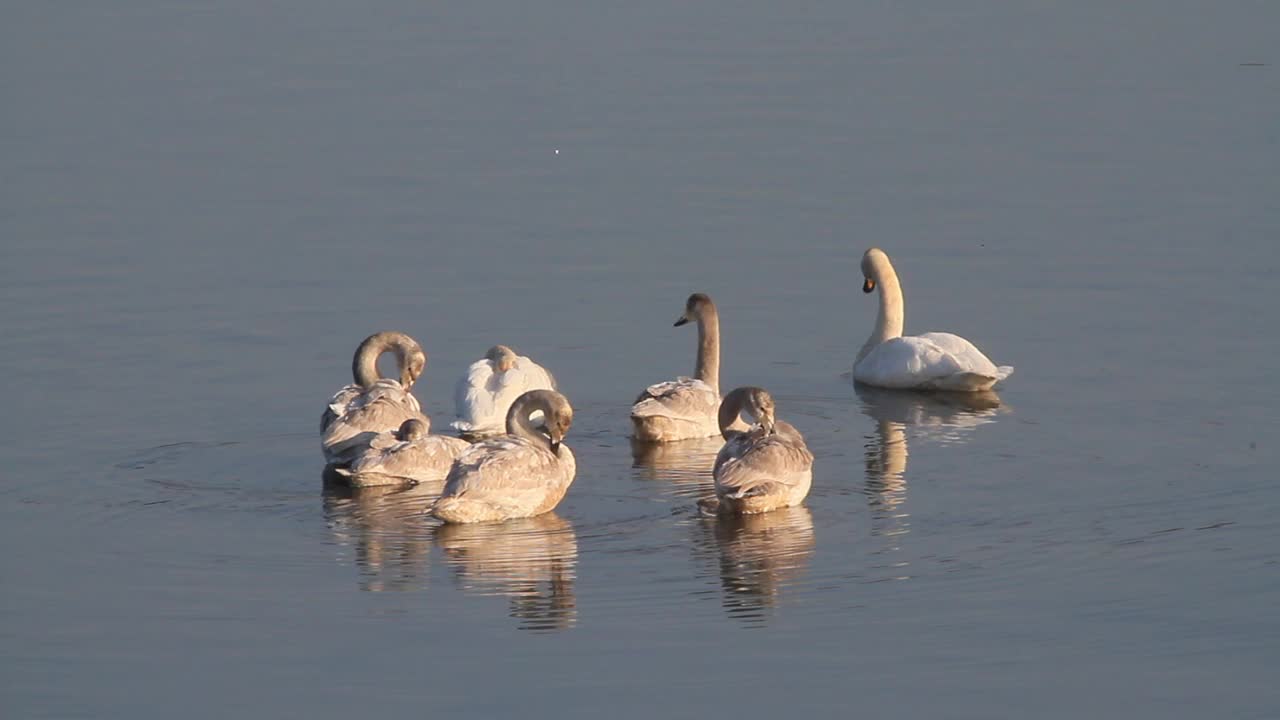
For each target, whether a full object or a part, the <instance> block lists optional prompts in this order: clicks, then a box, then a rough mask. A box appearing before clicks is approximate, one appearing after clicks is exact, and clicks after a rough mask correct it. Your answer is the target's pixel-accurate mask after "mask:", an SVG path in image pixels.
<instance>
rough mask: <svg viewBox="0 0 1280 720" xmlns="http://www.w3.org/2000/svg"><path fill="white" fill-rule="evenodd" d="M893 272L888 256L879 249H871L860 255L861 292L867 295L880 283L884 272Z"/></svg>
mask: <svg viewBox="0 0 1280 720" xmlns="http://www.w3.org/2000/svg"><path fill="white" fill-rule="evenodd" d="M886 269H888V271H889V272H892V271H893V265H892V264H891V263H890V262H889V256H888V255H886V254H885V252H884V251H883V250H881V249H880V248H871V249H869V250H867V251H866V252H864V253H863V254H862V277H863V278H864V279H863V281H862V292H864V293H869V292H871V291H873V290H875V289H876V284H877V283H879V282H881V281H882V279H883V278H884V275H885V270H886Z"/></svg>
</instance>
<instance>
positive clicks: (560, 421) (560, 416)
mask: <svg viewBox="0 0 1280 720" xmlns="http://www.w3.org/2000/svg"><path fill="white" fill-rule="evenodd" d="M549 400H550V402H548V403H547V405H548V406H549V407H548V408H547V409H546V410H544V411H543V415H544V417H545V419H546V427H547V436H548V437H550V438H551V452H554V453H558V452H560V443H562V442H564V438H565V436H566V435H568V434H569V427H570V426H571V425H573V408H572V407H571V406H570V405H569V401H568V400H566V399H565V397H564V396H563V395H561V394H560V393H554V397H553V398H550V399H549Z"/></svg>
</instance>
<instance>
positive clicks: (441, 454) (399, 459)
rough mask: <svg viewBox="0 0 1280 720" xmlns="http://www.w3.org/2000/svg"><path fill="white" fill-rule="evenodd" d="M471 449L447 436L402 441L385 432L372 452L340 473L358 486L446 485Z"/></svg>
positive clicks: (375, 443)
mask: <svg viewBox="0 0 1280 720" xmlns="http://www.w3.org/2000/svg"><path fill="white" fill-rule="evenodd" d="M470 447H471V445H470V444H469V443H467V442H466V441H465V440H460V439H458V438H455V437H448V436H445V435H426V436H424V437H420V438H416V439H414V440H407V441H402V440H397V439H396V438H395V436H393V435H391V434H390V433H385V434H382V435H379V436H378V437H377V438H375V439H374V440H373V442H372V443H370V446H369V449H368V450H366V451H365V452H364V454H362V455H361V456H360V457H359V458H357V459H356V461H355V462H353V463H351V468H350V470H348V471H346V472H343V471H339V472H341V473H342V474H343V475H345V476H347V477H348V478H349V480H350V482H351V484H352V485H353V486H356V487H367V486H371V485H389V484H398V483H404V482H417V483H443V481H444V478H445V476H446V475H448V473H449V469H450V468H451V467H452V466H453V461H454V460H455V459H457V458H458V457H459V456H460V455H462V454H463V453H465V452H466V451H467V450H468V449H470Z"/></svg>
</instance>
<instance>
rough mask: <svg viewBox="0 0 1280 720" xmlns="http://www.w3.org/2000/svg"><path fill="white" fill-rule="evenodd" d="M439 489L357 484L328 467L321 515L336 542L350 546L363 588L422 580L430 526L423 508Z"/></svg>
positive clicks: (393, 587) (414, 585) (413, 585)
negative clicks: (423, 515) (349, 481)
mask: <svg viewBox="0 0 1280 720" xmlns="http://www.w3.org/2000/svg"><path fill="white" fill-rule="evenodd" d="M439 493H440V483H424V484H421V485H414V486H411V487H397V486H393V485H381V486H374V487H364V488H355V487H350V486H349V485H348V484H347V482H346V480H345V479H344V478H341V477H338V476H337V475H336V474H334V473H333V472H332V471H327V472H326V474H325V485H324V495H323V505H324V517H325V521H326V522H327V523H328V525H329V532H330V533H331V534H332V535H333V538H334V540H335V541H336V542H337V543H338V545H340V546H343V547H346V548H350V550H351V553H352V559H353V561H354V562H355V565H356V568H357V570H358V571H359V573H360V589H361V590H366V591H370V592H381V591H403V590H416V589H420V588H421V587H424V586H425V585H426V583H427V575H428V573H427V568H428V561H429V558H430V556H431V532H430V526H428V525H427V524H426V523H424V522H423V518H422V508H424V507H426V506H427V505H428V504H430V502H431V501H432V500H433V499H435V497H436V495H438V494H439Z"/></svg>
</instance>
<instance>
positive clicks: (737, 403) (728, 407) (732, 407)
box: [716, 387, 749, 440]
mask: <svg viewBox="0 0 1280 720" xmlns="http://www.w3.org/2000/svg"><path fill="white" fill-rule="evenodd" d="M748 392H749V390H748V389H747V388H744V387H740V388H735V389H734V390H733V392H731V393H729V394H728V395H725V396H724V400H723V401H722V402H721V403H720V413H719V415H718V416H717V417H716V420H717V421H718V422H719V423H720V435H721V436H722V437H723V438H724V439H725V440H728V439H729V437H730V436H731V435H734V434H735V433H736V431H732V430H730V429H729V428H730V427H731V426H732V425H733V424H734V423H735V422H737V420H738V416H739V415H741V414H742V406H743V405H744V404H745V403H746V402H747V393H748Z"/></svg>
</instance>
